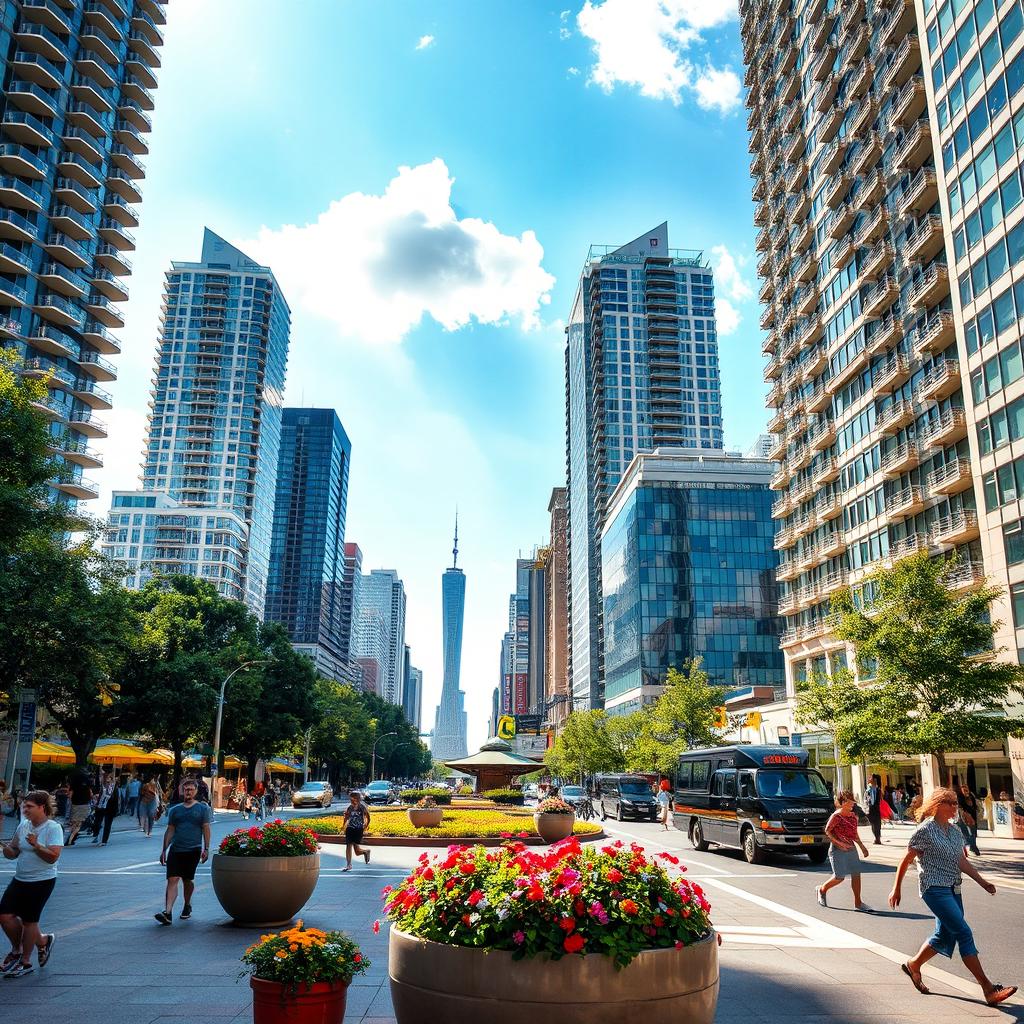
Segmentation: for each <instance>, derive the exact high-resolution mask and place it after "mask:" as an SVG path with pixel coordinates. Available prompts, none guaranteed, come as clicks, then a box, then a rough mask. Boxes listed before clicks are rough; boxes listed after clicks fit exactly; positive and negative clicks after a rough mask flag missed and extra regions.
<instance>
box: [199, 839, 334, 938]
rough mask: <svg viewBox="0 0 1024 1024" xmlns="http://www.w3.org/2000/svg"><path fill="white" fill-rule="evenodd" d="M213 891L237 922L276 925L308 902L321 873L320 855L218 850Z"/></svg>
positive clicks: (212, 874)
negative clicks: (242, 854)
mask: <svg viewBox="0 0 1024 1024" xmlns="http://www.w3.org/2000/svg"><path fill="white" fill-rule="evenodd" d="M210 875H211V878H212V880H213V891H214V893H216V896H217V899H218V900H219V901H220V905H221V906H222V907H223V908H224V910H225V911H226V912H227V913H228V914H230V915H231V917H232V918H234V920H235V923H236V924H241V925H247V926H249V927H251V928H276V927H277V926H278V925H282V924H287V923H288V922H289V921H291V919H292V918H293V917H294V916H295V915H296V914H297V913H298V912H299V911H300V910H301V909H302V908H303V907H304V906H305V905H306V901H307V900H308V899H309V897H310V896H312V895H313V890H314V889H315V888H316V882H317V879H318V878H319V877H320V855H319V854H318V853H311V854H310V855H309V856H306V857H231V856H228V855H227V854H224V853H215V854H214V855H213V860H212V861H211V863H210Z"/></svg>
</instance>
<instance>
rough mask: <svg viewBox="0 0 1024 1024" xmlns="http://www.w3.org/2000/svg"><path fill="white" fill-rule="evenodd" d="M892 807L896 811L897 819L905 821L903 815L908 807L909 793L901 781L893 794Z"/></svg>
mask: <svg viewBox="0 0 1024 1024" xmlns="http://www.w3.org/2000/svg"><path fill="white" fill-rule="evenodd" d="M892 809H893V810H894V811H895V812H896V819H897V820H898V821H903V815H904V814H905V813H906V809H907V793H906V790H905V789H904V788H903V783H902V782H901V783H900V784H899V785H898V786H897V787H896V789H895V790H893V794H892Z"/></svg>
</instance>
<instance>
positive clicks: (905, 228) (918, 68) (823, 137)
mask: <svg viewBox="0 0 1024 1024" xmlns="http://www.w3.org/2000/svg"><path fill="white" fill-rule="evenodd" d="M741 14H742V19H743V20H742V29H741V32H742V38H743V46H744V57H745V60H746V62H747V73H746V84H747V86H748V88H749V93H748V98H747V105H748V108H749V117H748V126H749V128H750V130H751V133H752V134H751V142H750V151H751V153H752V154H753V159H752V161H751V172H752V174H753V176H754V198H755V199H756V200H757V201H758V205H757V207H756V210H755V223H756V224H757V225H758V226H759V228H760V231H759V234H758V236H757V242H756V245H757V250H758V252H759V253H760V256H759V264H758V272H759V274H760V276H761V278H762V280H763V287H762V290H761V299H762V301H763V302H764V304H765V312H764V315H763V317H762V322H761V324H762V327H763V328H764V329H765V331H766V332H767V336H766V338H765V341H764V352H765V355H766V356H768V360H769V361H768V365H767V366H766V368H765V377H766V379H767V380H768V381H769V382H770V384H771V392H770V394H769V397H768V401H769V405H770V407H771V410H772V419H771V422H770V423H769V429H770V430H772V431H773V432H775V433H776V434H777V436H778V444H777V446H776V448H775V450H774V451H773V453H772V455H773V457H774V458H776V459H777V460H778V462H779V469H778V472H777V474H776V477H775V479H774V481H773V485H772V486H773V488H774V489H775V490H776V492H777V498H776V502H775V506H774V514H775V517H776V520H777V535H776V546H777V547H778V549H779V550H780V553H781V560H780V567H779V579H780V581H781V588H782V589H781V593H780V610H781V611H782V612H783V614H784V615H785V616H786V628H785V631H784V633H783V640H782V642H783V648H784V650H785V653H786V662H787V675H788V679H789V685H790V691H791V692H792V688H793V685H794V683H795V682H799V680H800V679H801V678H803V677H805V676H806V674H807V673H808V672H809V671H814V670H817V671H831V670H833V669H835V668H836V667H837V666H840V665H846V664H848V663H849V662H850V652H849V651H848V650H847V649H846V648H845V646H844V645H842V644H840V643H838V642H836V641H835V640H834V639H833V638H832V637H831V636H830V634H829V631H828V624H827V614H826V613H827V610H828V602H829V598H830V596H831V594H832V593H834V592H835V591H836V590H837V589H838V588H840V587H845V586H847V585H851V586H854V587H856V586H857V584H858V583H859V582H860V581H862V580H863V579H864V577H865V576H866V575H867V574H869V573H870V572H871V571H872V570H873V569H875V568H877V567H878V566H879V565H882V564H887V563H891V562H892V561H894V560H896V559H898V558H900V557H902V556H905V555H907V554H910V553H914V552H919V551H928V552H931V553H934V554H936V555H939V554H942V555H949V554H952V553H954V552H955V553H956V555H957V556H958V560H959V561H958V568H957V570H956V573H955V575H954V577H953V578H952V579H951V581H950V585H951V586H952V587H954V588H957V589H960V588H970V587H973V586H976V585H978V584H979V583H981V581H982V580H983V579H984V578H985V577H986V576H988V577H989V578H990V579H991V580H992V582H994V583H996V584H998V585H1000V586H1003V587H1005V588H1006V589H1007V593H1008V595H1010V597H1011V598H1016V597H1018V595H1020V597H1024V589H1019V588H1020V584H1021V583H1022V582H1024V560H1022V559H1024V556H1021V555H1020V554H1018V553H1016V551H1015V550H1014V537H1015V532H1014V531H1015V523H1017V522H1019V520H1020V518H1021V514H1022V512H1024V507H1021V506H1020V505H1019V504H1018V497H1017V495H1018V493H1019V488H1018V486H1017V484H1016V482H1015V479H1014V476H1015V468H1016V467H1015V460H1016V457H1017V453H1018V450H1019V445H1015V443H1014V442H1015V440H1016V439H1017V438H1018V437H1019V436H1021V434H1020V432H1019V431H1017V430H1016V426H1015V421H1014V416H1015V414H1016V409H1015V406H1014V405H1013V403H1014V402H1015V401H1016V400H1017V398H1018V397H1019V396H1020V395H1021V393H1022V390H1024V387H1022V385H1021V384H1020V383H1019V380H1020V378H1021V377H1022V374H1024V369H1022V362H1024V358H1022V356H1021V354H1020V350H1019V337H1020V332H1019V328H1018V312H1017V311H1018V308H1020V309H1022V310H1024V307H1018V297H1017V294H1016V292H1015V287H1016V286H1015V285H1014V283H1013V277H1014V276H1015V274H1016V273H1017V270H1016V267H1017V264H1018V263H1019V262H1020V261H1021V260H1022V259H1024V228H1022V227H1020V226H1019V221H1020V217H1021V202H1020V196H1021V193H1022V187H1021V181H1020V159H1019V156H1018V154H1019V151H1020V142H1019V141H1018V140H1019V139H1020V136H1021V127H1020V125H1019V120H1020V118H1019V116H1018V111H1019V108H1020V107H1021V92H1020V90H1021V82H1022V71H1024V58H1022V57H1021V56H1020V52H1021V49H1022V46H1024V40H1022V38H1021V20H1022V15H1021V9H1020V5H1019V3H1016V2H1009V3H1006V2H1002V3H996V2H994V0H977V2H975V0H966V2H956V3H950V2H944V3H938V2H934V0H924V2H923V3H919V4H917V5H915V4H910V3H904V2H901V3H896V4H889V3H884V4H883V3H879V2H874V0H868V2H866V3H865V2H863V0H858V2H857V3H853V4H847V5H842V6H838V5H832V4H828V3H825V2H824V0H806V2H803V3H795V4H790V3H789V2H788V0H787V2H785V3H783V4H781V5H772V4H769V3H767V2H765V3H761V2H752V0H744V2H743V3H742V4H741ZM1021 607H1024V604H1022V606H1021ZM1016 611H1017V608H1016V606H1015V605H1014V603H1013V601H1012V600H1010V599H1009V598H1008V599H1007V601H1005V602H1004V603H1002V605H1001V606H1000V607H997V608H996V609H995V615H996V617H997V618H998V619H999V620H1000V621H1001V622H1002V623H1004V625H1003V626H1002V628H1001V631H1000V634H999V636H998V637H997V642H998V643H999V644H1000V645H1001V646H1003V647H1005V648H1006V650H1007V651H1008V652H1009V655H1008V656H1011V657H1019V654H1018V652H1019V651H1020V650H1021V648H1022V646H1024V644H1022V638H1021V637H1020V636H1019V634H1018V632H1017V625H1018V624H1020V625H1021V626H1024V613H1022V614H1015V612H1016ZM851 667H854V666H851ZM858 670H859V669H858ZM1009 745H1010V749H1003V750H994V751H987V752H976V753H977V754H978V759H979V760H980V761H986V762H987V761H992V762H999V764H1000V765H1001V766H1002V767H1004V768H1005V771H1006V772H1007V773H1008V772H1009V771H1010V768H1011V765H1010V762H1011V757H1010V755H1011V754H1012V753H1013V752H1014V751H1016V757H1015V763H1016V764H1017V765H1018V769H1017V773H1018V778H1017V787H1018V793H1019V792H1021V791H1024V777H1021V773H1022V772H1024V768H1021V767H1020V765H1021V761H1022V758H1021V755H1022V754H1024V745H1022V744H1021V743H1020V741H1016V740H1011V741H1010V744H1009ZM920 767H921V768H922V769H923V771H924V774H925V776H926V777H927V776H929V775H931V774H934V773H933V772H932V770H931V768H930V767H929V766H928V765H922V766H920ZM904 770H905V772H906V774H908V776H911V775H913V774H914V773H915V771H914V766H913V765H912V764H908V765H905V766H904Z"/></svg>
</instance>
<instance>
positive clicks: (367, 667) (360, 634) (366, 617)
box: [355, 577, 394, 703]
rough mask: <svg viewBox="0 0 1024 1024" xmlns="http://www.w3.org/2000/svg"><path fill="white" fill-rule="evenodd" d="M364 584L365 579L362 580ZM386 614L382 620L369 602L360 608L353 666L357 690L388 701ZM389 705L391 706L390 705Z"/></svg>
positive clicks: (389, 648)
mask: <svg viewBox="0 0 1024 1024" xmlns="http://www.w3.org/2000/svg"><path fill="white" fill-rule="evenodd" d="M364 580H365V577H364ZM390 625H391V623H390V612H389V615H388V618H385V617H384V614H383V613H382V612H381V609H380V608H378V607H377V606H376V605H375V604H374V603H373V602H372V601H368V602H366V603H365V604H362V605H361V607H360V609H359V622H358V624H357V627H356V659H355V660H356V664H357V665H358V666H359V668H360V686H361V688H362V689H364V690H366V691H367V692H368V693H375V694H377V696H378V697H383V698H384V699H385V700H390V697H388V693H389V692H390V691H389V673H390V671H391V668H392V662H391V629H390ZM392 703H394V702H393V701H392Z"/></svg>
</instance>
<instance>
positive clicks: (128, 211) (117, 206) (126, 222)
mask: <svg viewBox="0 0 1024 1024" xmlns="http://www.w3.org/2000/svg"><path fill="white" fill-rule="evenodd" d="M103 212H104V213H105V214H107V216H108V217H110V218H111V219H112V220H115V221H117V222H118V223H119V224H121V225H122V226H124V227H126V228H137V227H138V226H139V212H138V210H136V209H135V207H134V206H130V205H129V204H128V201H127V200H126V199H124V198H123V197H122V196H119V195H118V194H117V193H116V192H108V193H107V194H106V195H105V196H104V197H103Z"/></svg>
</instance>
